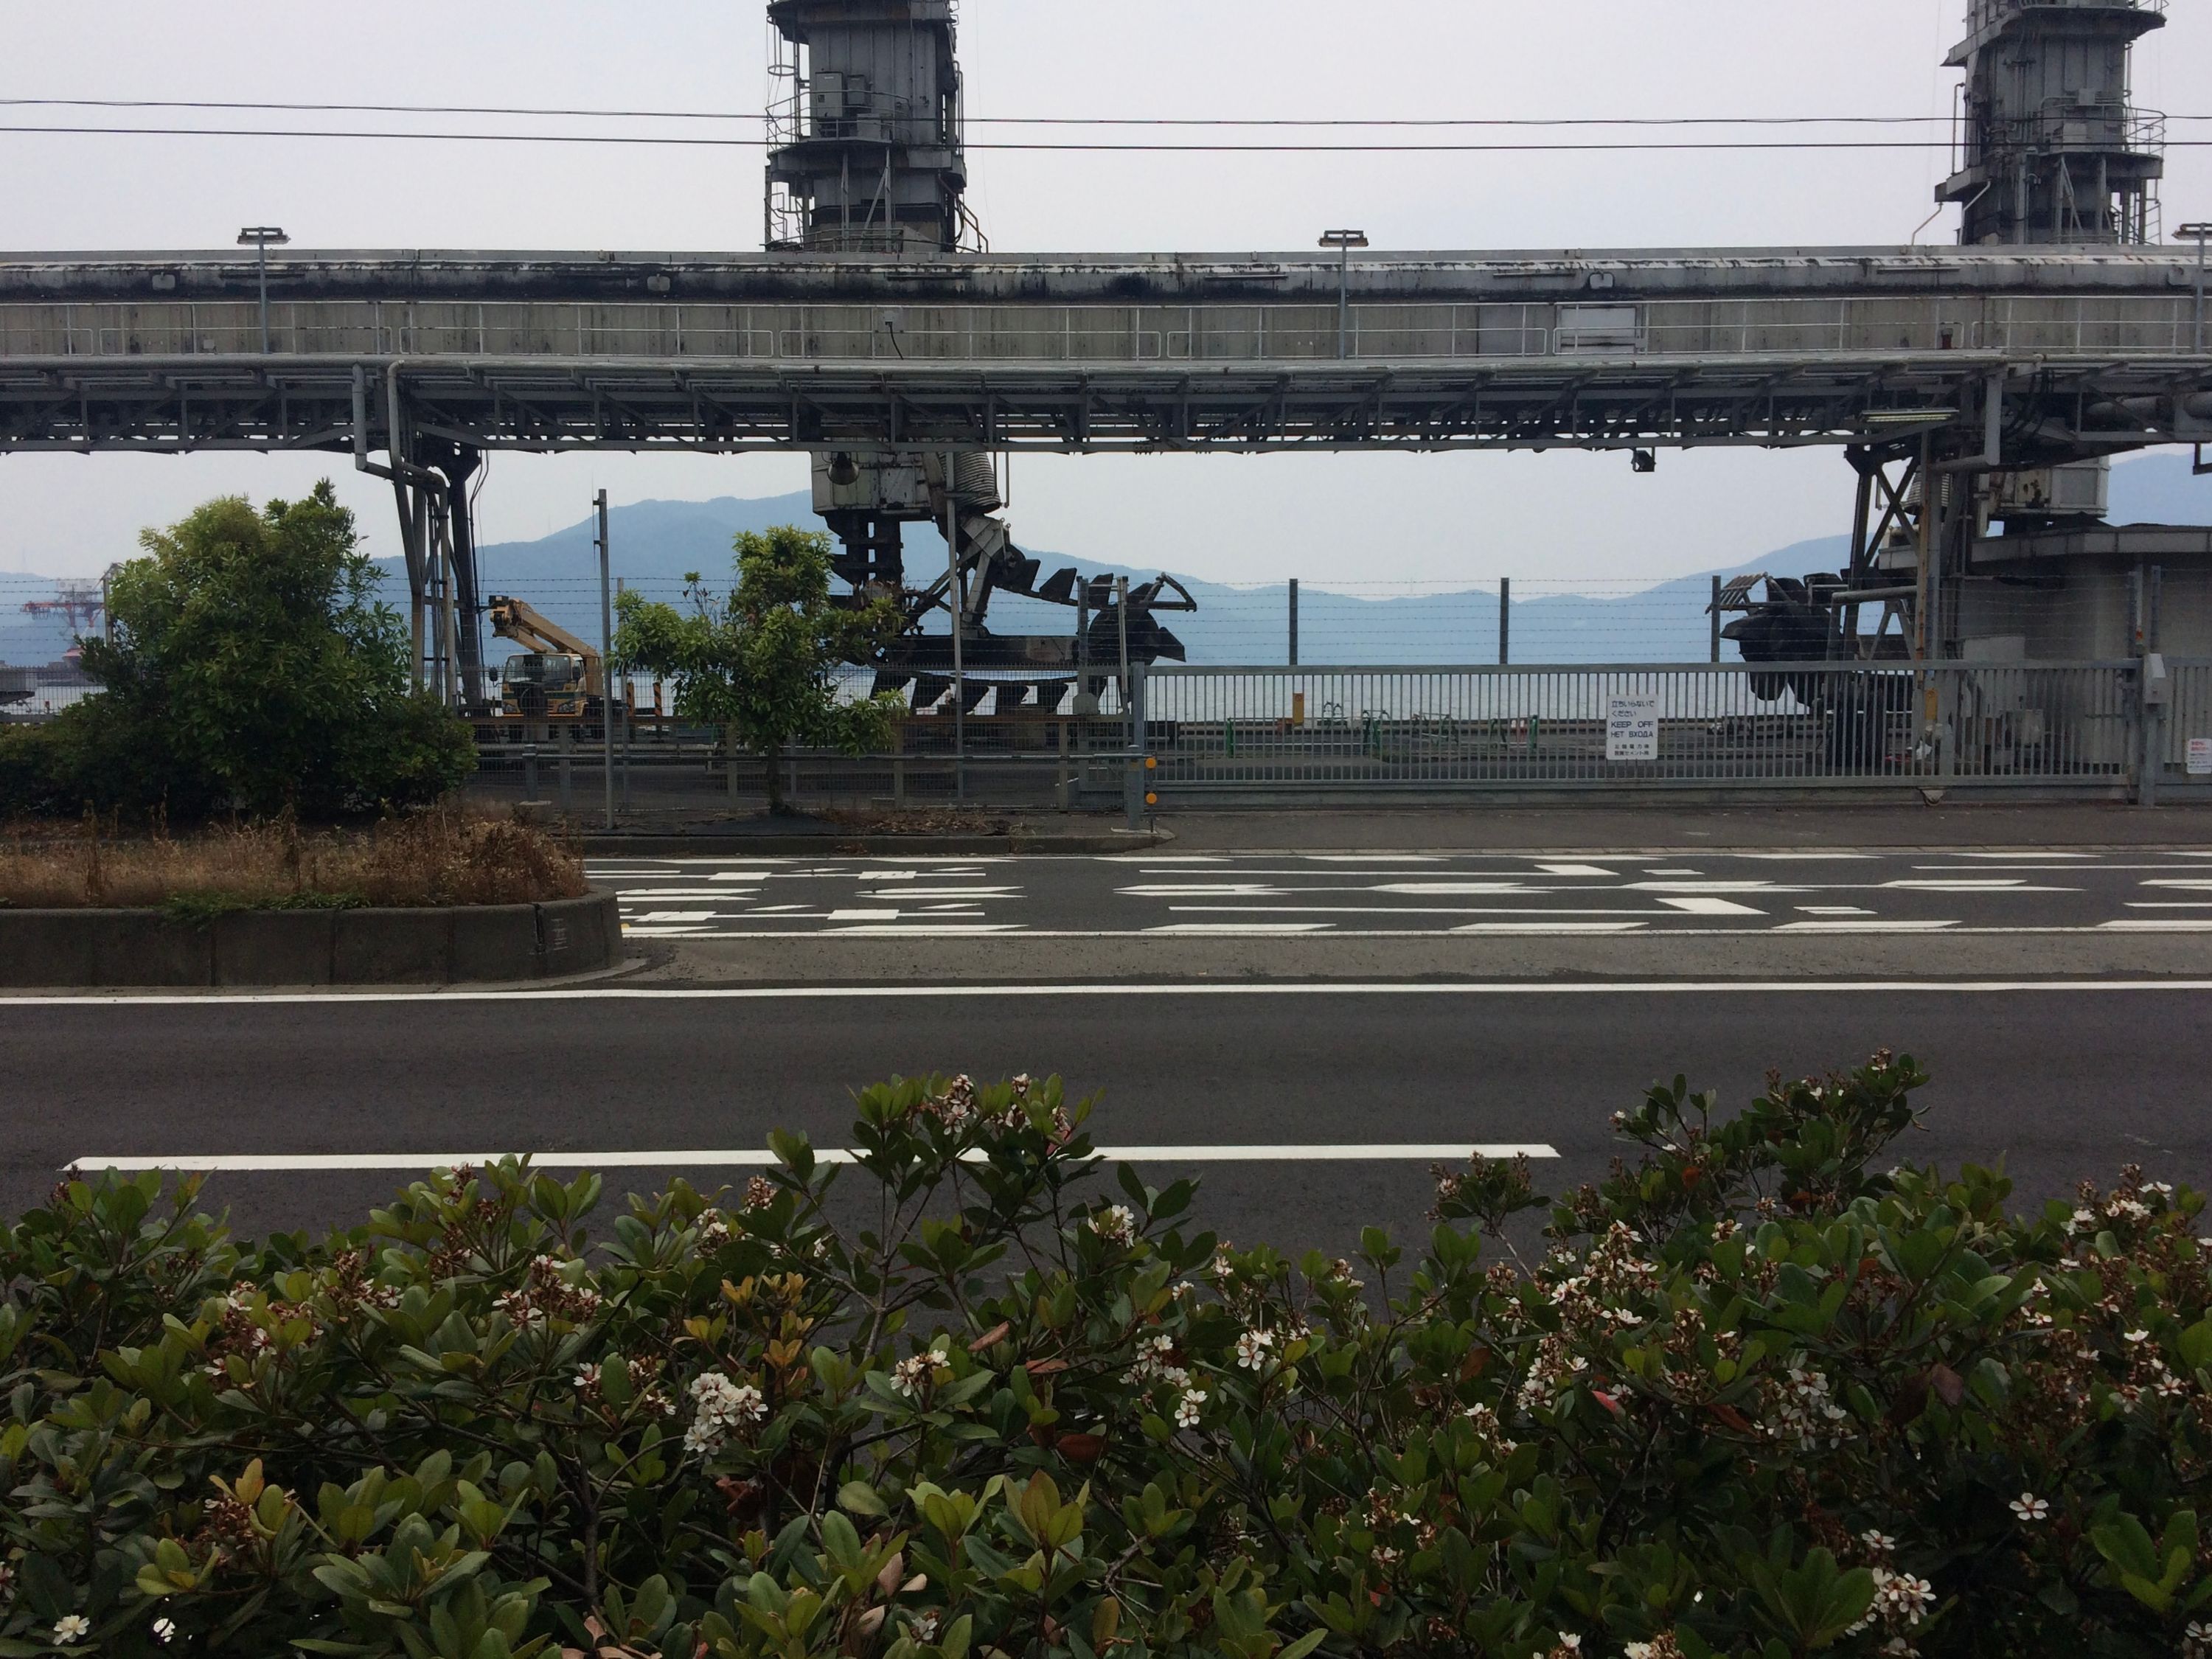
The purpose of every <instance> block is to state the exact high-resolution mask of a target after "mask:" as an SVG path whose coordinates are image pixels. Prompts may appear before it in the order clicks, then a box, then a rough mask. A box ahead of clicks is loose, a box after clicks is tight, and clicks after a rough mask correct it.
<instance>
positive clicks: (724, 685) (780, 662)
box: [615, 525, 899, 812]
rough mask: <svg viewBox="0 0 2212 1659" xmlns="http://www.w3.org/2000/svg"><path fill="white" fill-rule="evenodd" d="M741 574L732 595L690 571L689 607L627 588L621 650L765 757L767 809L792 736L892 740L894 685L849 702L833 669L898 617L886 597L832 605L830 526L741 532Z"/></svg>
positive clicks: (886, 632) (680, 699)
mask: <svg viewBox="0 0 2212 1659" xmlns="http://www.w3.org/2000/svg"><path fill="white" fill-rule="evenodd" d="M829 559H830V554H829V537H828V536H826V535H824V534H823V533H822V532H819V531H806V530H800V529H799V528H797V527H796V526H791V525H779V526H776V527H775V529H773V530H770V531H769V532H768V533H767V534H766V535H764V536H763V535H759V534H757V533H756V532H752V531H746V532H744V533H743V534H742V535H740V536H739V537H738V538H737V575H738V583H737V586H736V587H735V588H734V589H733V590H732V592H731V593H730V594H729V596H728V597H727V598H726V599H716V598H715V597H714V595H712V594H711V593H709V592H708V591H707V588H706V586H704V584H703V583H702V581H701V580H700V578H699V574H698V573H697V572H696V571H694V572H692V573H690V574H688V575H686V576H685V577H684V582H685V584H686V585H687V586H688V588H689V594H690V605H691V609H690V613H689V614H686V613H685V612H684V611H680V610H678V608H677V607H676V606H674V605H659V604H655V603H653V602H652V601H650V600H647V599H644V598H643V597H642V596H641V595H639V594H636V593H624V594H623V596H622V599H621V600H620V602H619V603H620V609H621V616H622V623H621V626H620V627H619V628H618V629H617V631H616V635H615V653H616V655H617V656H618V657H620V658H621V659H622V660H623V663H624V664H626V665H628V666H629V667H630V668H632V669H641V670H643V671H646V672H647V673H653V674H662V675H666V676H667V677H669V678H671V679H673V680H674V681H675V683H676V702H675V706H676V712H677V714H679V715H680V716H682V717H683V718H684V719H685V720H698V721H701V722H702V723H704V724H708V725H713V726H724V727H726V728H727V729H728V730H729V732H730V733H731V736H732V740H733V741H734V742H736V743H738V744H742V745H744V747H745V748H746V749H749V750H751V751H752V752H753V753H754V754H756V755H758V756H759V757H761V759H762V760H763V762H764V763H766V769H767V772H768V800H769V811H771V812H781V811H783V810H784V799H783V777H782V765H781V762H782V758H783V752H784V750H785V749H786V748H787V747H788V746H790V745H793V744H801V745H806V746H811V747H816V748H823V749H836V750H842V751H843V752H844V753H846V754H848V755H861V754H866V752H867V751H868V750H872V749H880V748H882V747H884V745H885V744H888V743H889V742H890V739H891V735H892V732H893V731H894V730H895V726H894V721H895V720H896V713H897V710H898V708H899V703H898V701H897V699H896V698H894V697H889V696H879V697H870V698H865V699H862V700H860V701H858V702H848V701H846V700H844V699H843V698H842V697H841V696H839V695H838V688H837V685H836V678H835V672H836V669H837V668H838V667H839V666H840V665H842V664H846V663H853V662H863V661H866V659H868V657H869V656H870V655H871V654H872V653H873V652H874V650H875V648H876V647H878V645H880V644H881V643H882V642H883V641H884V640H885V639H887V638H888V637H889V636H890V634H891V632H892V630H893V629H895V628H896V625H897V617H896V613H895V612H894V611H892V609H891V607H890V605H883V604H877V605H866V606H861V607H858V608H852V609H847V608H842V607H840V606H837V605H833V604H832V603H831V600H830V596H829V569H830V565H829Z"/></svg>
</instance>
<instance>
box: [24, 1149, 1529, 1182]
mask: <svg viewBox="0 0 2212 1659" xmlns="http://www.w3.org/2000/svg"><path fill="white" fill-rule="evenodd" d="M523 1156H525V1154H523V1153H521V1152H275V1153H259V1152H211V1153H198V1152H161V1153H155V1154H154V1155H152V1156H148V1155H146V1154H143V1153H135V1152H134V1153H130V1154H127V1155H125V1156H122V1157H116V1158H108V1157H102V1156H98V1155H94V1156H89V1157H85V1158H75V1159H72V1160H71V1161H70V1163H69V1164H66V1165H64V1168H65V1169H66V1170H68V1171H69V1173H70V1174H72V1175H82V1174H86V1173H97V1172H98V1171H100V1170H115V1171H116V1172H117V1173H118V1174H122V1175H135V1174H138V1173H141V1172H143V1171H144V1170H205V1171H207V1172H209V1173H211V1174H216V1175H315V1174H329V1173H343V1172H348V1171H378V1170H382V1171H386V1172H392V1171H404V1170H452V1169H459V1168H461V1167H462V1166H464V1165H465V1166H467V1167H469V1168H471V1169H481V1168H482V1167H483V1165H485V1164H495V1163H497V1162H498V1161H499V1160H500V1159H501V1158H520V1157H523ZM527 1156H528V1157H529V1158H530V1160H531V1162H532V1164H535V1165H536V1166H537V1167H538V1169H541V1170H671V1169H672V1170H707V1169H727V1170H762V1169H769V1168H772V1167H773V1166H774V1165H775V1162H776V1158H775V1153H774V1152H769V1151H767V1150H765V1149H762V1150H759V1151H752V1152H748V1151H722V1152H714V1151H708V1152H690V1151H669V1152H532V1153H529V1154H527ZM983 1156H984V1155H983V1154H981V1153H976V1154H974V1155H973V1156H972V1158H971V1159H970V1161H971V1162H981V1161H982V1160H983ZM1098 1156H1099V1157H1101V1158H1105V1159H1106V1160H1108V1161H1109V1162H1110V1163H1116V1164H1456V1163H1459V1162H1462V1160H1464V1159H1466V1158H1469V1157H1470V1156H1472V1157H1477V1158H1557V1157H1559V1149H1558V1148H1557V1147H1555V1146H1547V1145H1546V1144H1544V1143H1543V1142H1541V1141H1527V1142H1503V1143H1498V1144H1494V1145H1488V1146H1468V1144H1467V1143H1466V1142H1465V1141H1440V1142H1437V1143H1434V1144H1404V1145H1401V1144H1397V1143H1385V1144H1381V1145H1376V1146H1353V1145H1341V1146H1340V1145H1312V1146H1307V1145H1304V1144H1297V1143H1289V1144H1285V1145H1282V1146H1101V1147H1100V1148H1099V1149H1098ZM814 1161H815V1162H816V1163H817V1164H857V1163H859V1162H860V1157H859V1155H858V1154H857V1153H854V1152H849V1151H846V1150H844V1149H842V1148H839V1147H834V1146H825V1147H821V1148H817V1150H816V1152H815V1154H814Z"/></svg>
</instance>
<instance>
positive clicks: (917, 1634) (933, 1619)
mask: <svg viewBox="0 0 2212 1659" xmlns="http://www.w3.org/2000/svg"><path fill="white" fill-rule="evenodd" d="M908 1631H909V1632H911V1633H912V1635H913V1637H914V1639H915V1641H917V1642H934V1641H935V1640H936V1639H937V1615H936V1614H935V1613H916V1614H915V1616H914V1621H913V1623H912V1624H910V1625H909V1626H908Z"/></svg>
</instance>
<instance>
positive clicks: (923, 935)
mask: <svg viewBox="0 0 2212 1659" xmlns="http://www.w3.org/2000/svg"><path fill="white" fill-rule="evenodd" d="M1021 931H1022V930H1021V927H1019V926H1018V924H1016V923H1013V922H1002V923H990V924H985V923H980V922H958V921H927V922H925V921H902V922H870V923H866V924H864V925H863V926H860V927H830V928H825V929H824V930H823V932H822V933H820V934H819V935H817V937H819V938H822V939H954V938H959V937H962V936H964V935H967V934H971V933H1020V932H1021Z"/></svg>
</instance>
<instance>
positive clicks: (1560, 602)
mask: <svg viewBox="0 0 2212 1659" xmlns="http://www.w3.org/2000/svg"><path fill="white" fill-rule="evenodd" d="M1838 499H1839V500H1840V499H1841V495H1840V492H1839V495H1838ZM2111 521H2112V523H2115V524H2189V525H2212V483H2208V482H2207V481H2205V480H2201V479H2197V478H2195V477H2192V476H2191V471H2190V465H2189V461H2188V459H2187V458H2186V457H2185V456H2181V455H2173V454H2160V455H2150V456H2144V457H2141V458H2138V459H2133V460H2129V461H2124V462H2122V463H2121V464H2120V465H2118V466H2116V467H2115V468H2114V469H2113V471H2112V514H2111ZM815 522H816V520H815V519H814V514H813V507H812V502H811V498H810V497H809V496H808V495H805V494H804V493H799V494H793V495H776V496H769V497H767V498H764V499H759V500H752V501H740V500H737V499H735V498H732V497H727V496H725V497H722V498H720V499H718V500H714V501H640V502H637V503H636V504H635V505H633V506H629V507H617V508H616V509H614V511H613V513H612V515H611V541H612V543H613V547H614V556H613V560H612V563H613V568H614V570H615V573H616V574H617V576H618V577H619V578H621V579H622V580H624V581H625V582H627V583H628V584H629V586H633V587H636V588H638V589H640V590H641V591H643V592H647V593H649V594H651V595H652V596H653V598H655V599H678V598H679V597H680V595H681V593H682V590H683V586H684V576H685V574H687V573H689V572H691V571H698V572H700V573H701V574H702V575H703V576H704V577H705V579H706V580H708V582H710V583H715V584H720V583H726V581H727V580H729V575H730V561H731V543H732V539H733V538H735V537H736V536H737V535H738V532H742V531H746V530H754V531H759V530H766V529H768V528H769V526H773V525H778V524H802V525H812V524H814V523H815ZM592 536H593V526H592V525H591V524H590V523H589V522H588V521H586V522H583V523H579V524H575V525H572V526H569V527H568V528H567V529H565V530H561V531H557V532H555V533H554V534H552V535H550V536H547V537H544V538H542V539H540V540H538V541H534V542H506V543H500V544H495V545H491V546H488V547H485V548H483V549H482V550H480V554H479V557H480V561H481V564H482V568H483V582H484V591H485V592H486V593H487V594H502V593H513V594H516V595H519V596H520V597H521V598H523V599H527V600H528V601H529V602H530V603H531V604H532V605H535V606H536V607H537V608H538V610H539V611H543V612H544V614H545V615H546V616H548V617H551V618H552V619H553V620H554V621H555V622H557V623H560V624H562V626H563V627H566V628H569V629H574V630H575V631H577V632H578V633H580V634H581V635H583V636H584V637H585V638H586V639H592V640H596V639H597V638H598V637H599V559H598V555H597V553H596V551H595V550H594V549H593V547H592ZM944 546H945V543H944V539H943V538H942V537H941V536H933V534H932V533H931V532H929V531H928V530H927V528H924V527H917V528H916V530H915V533H914V534H913V535H912V536H911V537H910V538H909V549H908V568H909V569H910V570H912V571H914V572H915V573H916V574H919V573H921V571H924V570H927V569H929V568H933V565H934V563H935V562H936V561H937V560H938V559H941V558H942V557H943V556H944V554H943V550H944ZM1024 550H1025V551H1027V552H1028V553H1030V555H1031V556H1034V557H1036V558H1038V559H1040V560H1042V562H1043V564H1044V566H1045V568H1046V570H1047V571H1048V572H1049V571H1051V570H1052V569H1054V568H1056V567H1057V566H1059V565H1062V564H1067V563H1072V562H1075V561H1072V560H1068V559H1066V558H1062V557H1059V556H1055V555H1054V554H1052V553H1051V552H1050V551H1048V550H1044V549H1041V548H1037V547H1028V546H1025V548H1024ZM1848 550H1849V549H1848V540H1847V538H1844V537H1842V536H1834V537H1824V538H1819V539H1816V540H1813V541H1804V542H1797V543H1795V544H1791V545H1790V546H1788V547H1784V548H1780V549H1778V550H1775V551H1774V552H1771V553H1769V554H1767V555H1765V556H1763V557H1761V558H1759V559H1758V560H1755V561H1753V562H1750V563H1748V564H1745V565H1740V566H1734V567H1729V568H1724V569H1722V570H1720V571H1718V572H1714V571H1700V572H1699V573H1698V574H1694V575H1689V576H1682V577H1678V578H1676V579H1674V580H1671V581H1666V582H1662V583H1659V584H1656V586H1648V587H1644V588H1641V589H1639V590H1638V591H1636V592H1629V593H1623V594H1621V595H1620V596H1618V597H1609V596H1603V595H1594V594H1589V593H1560V592H1545V591H1543V587H1542V583H1541V573H1540V572H1536V571H1530V572H1528V573H1527V575H1526V577H1525V578H1516V584H1515V593H1514V598H1513V604H1512V607H1511V622H1510V644H1511V654H1512V659H1513V660H1514V661H1516V662H1554V663H1591V662H1668V661H1692V662H1701V661H1704V660H1705V658H1706V656H1707V654H1708V652H1709V649H1710V643H1711V640H1710V633H1709V629H1710V627H1711V623H1710V622H1709V620H1708V618H1707V617H1706V616H1705V607H1706V605H1707V604H1708V602H1709V600H1710V599H1711V578H1712V577H1713V575H1714V574H1721V575H1723V576H1726V575H1735V574H1741V573H1744V572H1747V571H1757V570H1771V571H1773V572H1775V573H1777V574H1789V575H1798V574H1804V573H1805V572H1807V571H1808V570H1821V569H1828V570H1832V569H1834V568H1837V567H1838V565H1840V564H1841V563H1842V562H1843V561H1844V558H1845V557H1846V556H1848ZM380 568H381V569H382V570H383V571H384V573H385V582H386V590H387V592H389V593H390V595H391V598H392V603H393V604H394V605H396V606H397V607H398V608H399V609H400V610H402V611H404V609H405V606H406V598H407V586H406V578H405V575H404V571H403V569H402V568H401V567H400V565H399V563H398V561H397V560H386V561H383V562H381V565H380ZM1082 568H1083V569H1084V571H1085V574H1126V575H1127V576H1129V577H1130V578H1131V580H1133V581H1137V580H1150V579H1151V578H1152V576H1153V575H1156V574H1158V572H1157V571H1152V570H1140V569H1133V568H1122V567H1117V566H1113V565H1103V564H1085V565H1084V566H1083V567H1082ZM1183 580H1184V585H1185V586H1188V588H1189V590H1190V592H1191V595H1192V597H1193V598H1194V599H1196V601H1197V602H1198V610H1197V611H1196V612H1195V613H1194V614H1190V615H1166V614H1163V616H1162V617H1161V621H1162V622H1163V623H1165V624H1166V625H1167V627H1168V628H1169V629H1171V630H1172V631H1173V632H1174V633H1175V634H1176V636H1177V637H1178V638H1180V639H1181V640H1182V641H1183V644H1184V646H1185V647H1186V648H1187V649H1188V653H1189V656H1190V660H1191V661H1193V662H1209V663H1243V664H1267V663H1280V662H1282V661H1284V660H1285V656H1286V653H1287V649H1288V643H1289V641H1288V632H1289V629H1288V611H1289V594H1288V591H1287V589H1286V586H1285V585H1284V584H1282V583H1275V584H1273V585H1272V586H1261V587H1231V586H1225V585H1224V584H1221V583H1218V582H1209V581H1204V580H1198V579H1196V578H1190V577H1186V578H1184V579H1183ZM51 590H52V583H51V581H47V580H45V579H41V578H36V577H15V576H10V577H7V578H5V579H0V662H15V663H37V662H45V661H47V660H50V659H52V658H55V657H58V656H59V655H60V654H61V653H62V651H64V649H66V648H67V645H68V640H67V637H66V634H65V630H64V629H63V628H62V627H61V626H60V625H58V624H57V623H52V622H49V621H46V620H43V619H40V618H34V617H26V616H23V615H22V614H21V611H19V610H18V609H17V607H18V606H19V605H21V602H22V601H23V600H24V599H37V598H43V597H46V596H47V595H48V593H49V592H51ZM1298 613H1299V614H1298V635H1299V652H1298V655H1299V659H1300V660H1301V661H1302V662H1304V663H1307V664H1312V665H1320V664H1331V663H1360V664H1376V665H1406V666H1409V667H1410V666H1416V665H1435V664H1463V663H1486V662H1495V661H1496V660H1497V659H1498V593H1497V591H1496V590H1495V589H1494V588H1489V589H1486V588H1480V587H1470V588H1468V589H1465V590H1462V591H1458V592H1415V593H1411V594H1407V595H1405V596H1402V597H1397V598H1389V599H1361V598H1358V597H1355V596H1353V595H1351V594H1347V593H1341V592H1329V591H1328V590H1327V589H1326V588H1324V587H1317V586H1310V585H1308V586H1304V587H1303V589H1302V591H1301V592H1300V595H1299V605H1298ZM990 619H991V623H992V625H993V626H994V628H996V629H998V630H999V631H1000V632H1002V633H1009V634H1019V633H1058V632H1062V631H1069V630H1071V629H1072V627H1073V622H1072V615H1071V613H1070V612H1069V611H1066V610H1065V609H1064V608H1060V607H1057V606H1051V605H1041V604H1039V603H1037V602H1036V601H1034V600H1027V599H1019V598H1016V597H1011V596H1005V595H1001V596H1000V597H999V598H998V599H995V600H994V602H993V605H992V607H991V612H990ZM488 645H489V650H490V654H491V657H492V659H493V660H495V661H497V660H500V659H503V658H504V657H505V656H506V655H507V652H508V651H509V650H510V649H511V648H512V647H508V646H507V644H506V642H505V641H499V640H493V641H488ZM1728 650H1729V654H1730V655H1731V656H1733V654H1734V647H1728Z"/></svg>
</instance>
